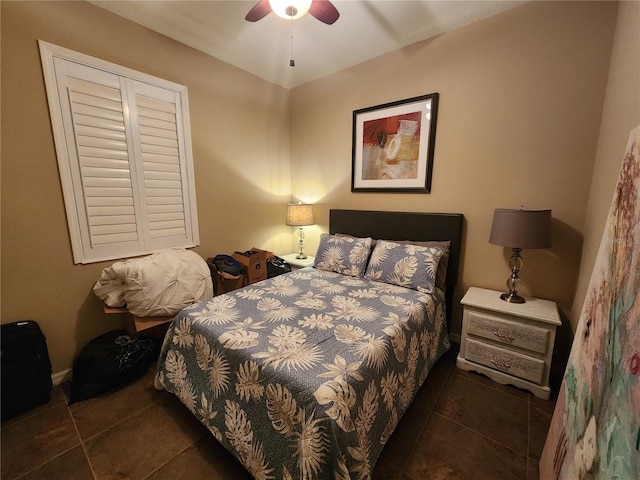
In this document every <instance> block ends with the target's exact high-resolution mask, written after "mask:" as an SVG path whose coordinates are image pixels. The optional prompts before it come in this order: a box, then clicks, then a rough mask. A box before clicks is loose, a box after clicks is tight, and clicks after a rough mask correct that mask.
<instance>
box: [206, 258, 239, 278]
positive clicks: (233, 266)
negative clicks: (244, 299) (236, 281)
mask: <svg viewBox="0 0 640 480" xmlns="http://www.w3.org/2000/svg"><path fill="white" fill-rule="evenodd" d="M213 264H214V265H215V266H216V269H217V270H218V272H225V273H228V274H229V275H231V276H234V277H237V276H238V275H242V274H243V272H244V267H243V266H242V264H241V263H240V262H239V261H237V260H236V259H235V258H233V257H232V256H231V255H216V256H215V257H213Z"/></svg>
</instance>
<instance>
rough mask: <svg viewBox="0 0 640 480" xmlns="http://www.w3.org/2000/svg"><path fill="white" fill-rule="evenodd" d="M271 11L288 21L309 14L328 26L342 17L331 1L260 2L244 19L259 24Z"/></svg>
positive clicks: (262, 0)
mask: <svg viewBox="0 0 640 480" xmlns="http://www.w3.org/2000/svg"><path fill="white" fill-rule="evenodd" d="M271 11H273V12H274V13H275V14H276V15H278V16H280V17H282V18H286V19H288V20H295V19H296V18H300V17H302V16H303V15H304V14H306V13H307V12H309V13H310V14H311V15H312V16H313V17H315V18H316V19H318V20H320V21H321V22H323V23H326V24H327V25H332V24H333V23H335V21H336V20H338V17H340V13H338V10H337V9H336V7H334V6H333V4H332V3H331V2H330V1H329V0H260V1H259V2H258V3H256V4H255V5H254V6H253V8H252V9H251V10H249V13H247V16H246V17H244V18H245V20H247V21H249V22H257V21H258V20H260V19H261V18H263V17H265V16H266V15H268V14H269V12H271Z"/></svg>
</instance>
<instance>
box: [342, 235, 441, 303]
mask: <svg viewBox="0 0 640 480" xmlns="http://www.w3.org/2000/svg"><path fill="white" fill-rule="evenodd" d="M336 236H338V237H351V236H352V235H348V234H345V233H336ZM390 241H393V242H395V243H401V244H409V245H419V246H421V247H440V248H441V249H442V251H443V253H442V257H440V263H438V273H437V274H436V287H438V288H440V289H442V290H446V289H447V283H446V280H447V267H448V266H449V247H450V245H451V242H450V241H449V240H446V241H436V240H431V241H428V242H419V241H414V240H390ZM377 242H378V241H377V240H374V239H372V240H371V248H372V249H374V248H375V246H376V243H377Z"/></svg>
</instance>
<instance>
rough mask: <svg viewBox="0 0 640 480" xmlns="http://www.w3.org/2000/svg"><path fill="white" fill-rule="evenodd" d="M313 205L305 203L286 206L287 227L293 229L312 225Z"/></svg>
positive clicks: (313, 221)
mask: <svg viewBox="0 0 640 480" xmlns="http://www.w3.org/2000/svg"><path fill="white" fill-rule="evenodd" d="M314 223H316V222H315V220H314V218H313V205H309V204H306V203H293V204H289V205H287V225H292V226H294V227H302V226H304V225H313V224H314Z"/></svg>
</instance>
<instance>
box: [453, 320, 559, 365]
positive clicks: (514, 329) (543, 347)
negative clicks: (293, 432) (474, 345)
mask: <svg viewBox="0 0 640 480" xmlns="http://www.w3.org/2000/svg"><path fill="white" fill-rule="evenodd" d="M465 313H467V322H468V323H467V333H469V334H471V335H475V336H477V337H483V338H487V339H491V340H494V341H496V342H500V343H503V344H505V345H508V346H515V347H520V348H524V349H526V350H530V351H532V352H536V353H540V354H542V355H544V354H545V353H547V348H548V345H549V330H548V329H545V328H538V327H535V326H533V325H524V324H522V323H520V322H515V321H511V320H508V319H505V318H500V317H496V316H493V315H490V314H486V313H482V312H477V311H474V310H467V311H466V312H465Z"/></svg>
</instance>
